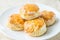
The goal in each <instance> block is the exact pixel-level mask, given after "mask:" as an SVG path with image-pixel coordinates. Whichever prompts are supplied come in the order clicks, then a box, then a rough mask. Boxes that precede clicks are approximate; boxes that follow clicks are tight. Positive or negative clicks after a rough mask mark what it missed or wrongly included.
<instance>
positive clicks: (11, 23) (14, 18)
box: [8, 14, 24, 31]
mask: <svg viewBox="0 0 60 40" xmlns="http://www.w3.org/2000/svg"><path fill="white" fill-rule="evenodd" d="M23 25H24V20H23V19H22V18H21V17H20V15H19V14H12V15H11V16H10V18H9V20H8V27H9V28H10V29H12V30H17V31H19V30H23V29H24V26H23Z"/></svg>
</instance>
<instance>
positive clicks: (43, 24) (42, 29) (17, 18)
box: [8, 4, 56, 37]
mask: <svg viewBox="0 0 60 40" xmlns="http://www.w3.org/2000/svg"><path fill="white" fill-rule="evenodd" d="M39 10H40V8H39V7H38V5H36V4H25V5H24V6H22V7H21V8H20V10H19V13H18V14H12V15H11V16H10V17H9V20H8V27H9V28H10V29H12V30H16V31H21V30H24V32H26V33H27V34H29V35H30V36H34V37H36V36H41V35H43V34H44V33H46V31H47V27H48V26H50V25H52V24H54V23H55V21H56V19H55V13H54V12H52V11H48V10H43V11H42V12H40V11H39Z"/></svg>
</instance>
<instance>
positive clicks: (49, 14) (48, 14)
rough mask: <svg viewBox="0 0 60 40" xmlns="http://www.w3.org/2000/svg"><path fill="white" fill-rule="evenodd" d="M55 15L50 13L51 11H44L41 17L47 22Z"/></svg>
mask: <svg viewBox="0 0 60 40" xmlns="http://www.w3.org/2000/svg"><path fill="white" fill-rule="evenodd" d="M54 15H55V14H54V13H53V12H52V11H46V10H44V11H43V12H42V17H43V18H44V19H45V20H49V19H51V18H52V17H53V16H54Z"/></svg>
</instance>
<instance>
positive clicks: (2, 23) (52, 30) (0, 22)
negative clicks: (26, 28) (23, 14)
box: [0, 3, 60, 40]
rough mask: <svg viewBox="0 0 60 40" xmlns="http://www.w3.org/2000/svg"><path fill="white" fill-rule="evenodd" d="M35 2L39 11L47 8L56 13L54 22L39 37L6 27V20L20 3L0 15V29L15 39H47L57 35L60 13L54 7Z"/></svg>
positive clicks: (59, 26) (59, 27)
mask: <svg viewBox="0 0 60 40" xmlns="http://www.w3.org/2000/svg"><path fill="white" fill-rule="evenodd" d="M35 4H37V5H38V6H39V8H40V11H43V10H49V11H53V12H54V13H55V14H56V23H55V24H54V25H52V26H50V27H48V30H47V32H46V33H45V34H44V35H42V36H40V37H31V36H29V35H27V34H26V33H25V32H23V31H12V30H11V29H9V28H8V26H7V21H8V18H9V16H10V15H11V14H14V13H18V12H19V9H20V8H21V5H19V6H16V7H12V8H10V9H8V10H6V11H5V12H3V13H2V14H1V15H0V31H1V32H2V33H3V34H4V35H6V36H8V37H9V38H12V39H16V40H42V39H49V38H51V37H53V36H55V35H57V34H58V33H59V32H60V13H59V12H58V11H57V10H56V9H54V8H51V7H49V6H46V5H43V4H38V3H35Z"/></svg>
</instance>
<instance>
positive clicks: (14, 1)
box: [0, 0, 60, 40]
mask: <svg viewBox="0 0 60 40" xmlns="http://www.w3.org/2000/svg"><path fill="white" fill-rule="evenodd" d="M23 2H38V3H41V4H45V5H48V6H51V7H53V8H56V9H57V10H58V11H60V2H59V0H0V14H1V13H3V12H4V11H5V10H7V9H8V8H10V7H13V6H17V5H20V4H21V3H23ZM0 40H14V39H11V38H8V37H7V36H5V35H4V34H3V33H1V32H0ZM48 40H60V33H59V34H57V35H56V36H54V37H53V38H50V39H48Z"/></svg>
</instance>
